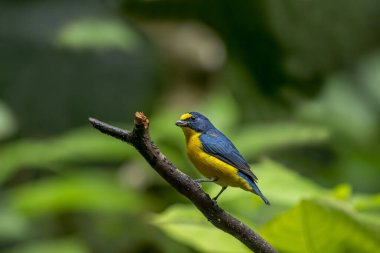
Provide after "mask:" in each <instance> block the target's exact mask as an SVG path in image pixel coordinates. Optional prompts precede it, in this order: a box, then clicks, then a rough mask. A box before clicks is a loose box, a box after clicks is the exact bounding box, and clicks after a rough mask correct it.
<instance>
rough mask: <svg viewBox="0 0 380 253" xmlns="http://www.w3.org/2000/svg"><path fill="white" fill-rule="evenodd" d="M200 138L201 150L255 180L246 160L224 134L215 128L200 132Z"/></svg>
mask: <svg viewBox="0 0 380 253" xmlns="http://www.w3.org/2000/svg"><path fill="white" fill-rule="evenodd" d="M200 140H201V142H202V148H203V151H205V152H206V153H208V154H210V155H212V156H214V157H216V158H219V159H220V160H222V161H223V162H225V163H228V164H229V165H231V166H233V167H235V168H237V169H238V170H239V171H240V172H242V173H244V174H245V175H247V176H248V177H249V178H250V179H251V180H252V181H253V182H256V181H257V177H256V176H255V175H254V174H253V173H252V171H251V169H250V168H249V165H248V163H247V161H246V160H245V159H244V158H243V156H242V155H241V154H240V153H239V151H238V150H237V149H236V148H235V146H234V144H232V142H231V141H230V140H229V139H228V138H227V137H226V136H225V135H224V134H222V133H221V132H219V131H217V130H215V131H212V132H207V133H204V134H202V135H201V136H200Z"/></svg>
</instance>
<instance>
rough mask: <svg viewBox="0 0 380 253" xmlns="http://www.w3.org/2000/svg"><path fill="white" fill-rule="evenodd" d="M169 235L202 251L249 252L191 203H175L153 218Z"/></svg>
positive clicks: (222, 252)
mask: <svg viewBox="0 0 380 253" xmlns="http://www.w3.org/2000/svg"><path fill="white" fill-rule="evenodd" d="M153 223H154V224H155V225H156V226H158V227H159V228H160V229H162V230H163V231H164V232H165V233H166V234H167V235H168V236H169V237H171V238H173V239H175V240H177V241H179V242H182V243H184V244H186V245H188V246H190V247H192V248H194V249H196V250H199V251H201V252H213V253H231V252H234V253H248V252H250V251H249V250H248V249H247V248H246V247H245V246H244V245H243V244H242V243H240V242H239V241H237V240H236V239H235V238H233V237H231V236H230V235H228V234H226V233H225V232H223V231H221V230H218V229H216V228H215V227H214V226H212V225H211V224H210V223H209V222H207V221H206V219H205V218H204V216H203V215H202V214H201V213H200V212H199V211H198V210H197V209H196V208H195V207H194V206H191V205H178V204H177V205H173V206H171V207H170V208H168V209H167V210H166V211H164V212H163V213H161V214H159V215H156V216H155V217H154V218H153Z"/></svg>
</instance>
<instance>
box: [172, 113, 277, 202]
mask: <svg viewBox="0 0 380 253" xmlns="http://www.w3.org/2000/svg"><path fill="white" fill-rule="evenodd" d="M175 124H176V125H177V126H179V127H180V128H182V130H183V133H184V135H185V139H186V147H187V155H188V157H189V159H190V161H191V162H192V163H193V165H194V166H195V167H196V168H197V169H198V171H199V172H200V173H201V174H202V175H203V176H205V177H206V178H201V179H195V180H194V181H195V182H197V183H198V184H200V183H202V182H215V183H217V184H219V185H220V186H222V189H221V190H220V192H219V193H218V194H217V195H216V196H215V197H214V198H213V200H215V201H216V200H217V199H218V197H220V195H221V194H222V193H223V192H224V191H225V190H226V189H227V187H228V186H231V187H239V188H241V189H243V190H245V191H249V192H252V193H254V194H256V195H258V196H259V197H260V198H261V199H262V200H263V201H264V203H265V204H267V205H270V202H269V201H268V199H267V198H265V197H264V195H263V194H262V193H261V191H260V189H259V187H258V186H257V180H258V179H257V177H256V176H255V175H254V174H253V172H252V171H251V169H250V166H249V164H248V163H247V161H246V160H245V159H244V158H243V156H242V155H241V154H240V152H239V151H238V150H237V148H236V147H235V146H234V144H233V143H232V142H231V141H230V140H229V139H228V138H227V137H226V136H225V135H224V134H223V133H222V132H220V131H219V130H218V129H216V128H215V126H214V125H213V124H212V123H211V122H210V120H209V119H208V118H207V117H205V116H204V115H202V114H200V113H199V112H187V113H184V114H182V115H181V116H180V118H179V120H177V121H176V123H175Z"/></svg>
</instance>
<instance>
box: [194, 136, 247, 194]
mask: <svg viewBox="0 0 380 253" xmlns="http://www.w3.org/2000/svg"><path fill="white" fill-rule="evenodd" d="M199 135H200V134H199V133H193V134H192V135H191V136H188V138H187V155H188V156H189V158H190V160H191V162H192V163H193V164H194V166H195V167H196V168H197V169H198V170H199V172H200V173H201V174H202V175H204V176H205V177H207V178H210V179H211V178H213V179H217V181H216V183H217V184H219V185H221V186H233V187H240V188H242V189H244V190H246V191H252V188H251V187H250V185H249V184H248V183H247V181H245V180H244V179H243V178H242V177H240V176H239V175H238V174H237V172H238V169H236V168H235V167H233V166H231V165H229V164H227V163H225V162H223V161H221V160H219V159H218V158H216V157H214V156H211V155H209V154H207V153H205V152H204V151H203V150H202V148H201V147H202V144H201V143H200V140H199Z"/></svg>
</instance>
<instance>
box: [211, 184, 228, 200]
mask: <svg viewBox="0 0 380 253" xmlns="http://www.w3.org/2000/svg"><path fill="white" fill-rule="evenodd" d="M225 189H227V186H223V187H222V189H221V190H220V192H219V193H218V195H216V196H215V197H214V198H213V200H215V201H216V200H217V199H218V198H219V196H220V195H221V194H222V192H224V190H225Z"/></svg>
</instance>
